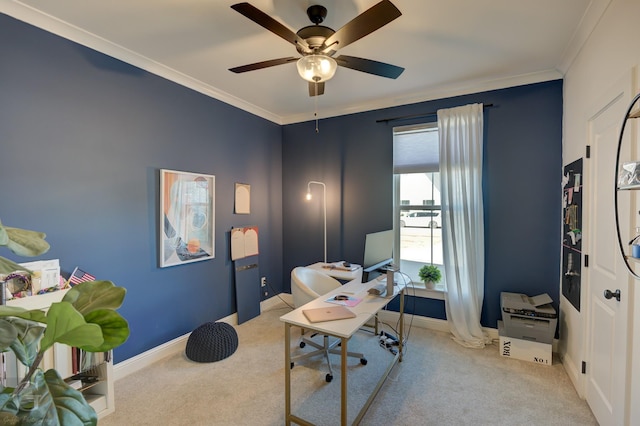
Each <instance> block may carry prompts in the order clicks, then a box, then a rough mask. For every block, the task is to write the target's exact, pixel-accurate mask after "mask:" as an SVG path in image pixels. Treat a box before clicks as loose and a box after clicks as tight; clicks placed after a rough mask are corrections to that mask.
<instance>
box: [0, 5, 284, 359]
mask: <svg viewBox="0 0 640 426" xmlns="http://www.w3.org/2000/svg"><path fill="white" fill-rule="evenodd" d="M0 58H1V59H0V206H1V207H0V219H1V220H2V222H3V223H4V224H6V225H7V226H15V227H22V228H27V229H35V230H39V231H42V232H45V233H47V235H48V237H47V240H48V241H49V242H50V244H51V250H50V251H49V253H47V254H45V255H44V256H42V257H40V258H41V259H56V258H57V259H60V262H61V266H62V270H63V273H64V274H66V276H68V274H69V273H70V272H71V270H72V269H73V268H74V267H75V266H80V267H81V268H82V269H84V270H86V271H88V272H91V273H92V274H94V275H96V276H97V277H98V278H99V279H107V280H111V281H113V282H115V283H116V284H117V285H120V286H123V287H126V288H127V296H126V299H125V303H124V306H123V307H122V309H121V313H122V315H123V316H124V317H125V318H127V320H128V321H129V323H130V326H131V337H130V339H129V340H128V341H127V342H126V343H125V344H124V345H123V346H121V347H120V348H117V349H116V351H115V361H116V362H118V361H122V360H125V359H127V358H130V357H132V356H134V355H137V354H140V353H141V352H144V351H146V350H148V349H151V348H153V347H155V346H157V345H159V344H162V343H165V342H167V341H169V340H171V339H173V338H176V337H178V336H181V335H183V334H185V333H187V332H189V331H191V330H193V329H194V328H195V327H196V326H198V325H199V324H201V323H203V322H206V321H212V320H217V319H220V318H222V317H224V316H227V315H230V314H232V313H233V312H235V311H236V308H235V297H236V295H235V290H234V285H233V277H232V267H231V262H230V259H229V230H230V228H231V227H232V226H242V225H249V224H251V225H257V226H258V227H259V229H260V274H261V275H263V276H267V277H268V280H269V281H270V282H272V283H279V282H281V281H282V210H281V208H282V202H281V194H282V181H281V169H282V164H281V160H282V153H281V138H282V130H281V127H280V126H278V125H276V124H274V123H271V122H269V121H267V120H263V119H261V118H258V117H256V116H254V115H251V114H249V113H246V112H243V111H241V110H239V109H237V108H234V107H231V106H229V105H227V104H224V103H222V102H219V101H217V100H214V99H211V98H210V97H207V96H205V95H202V94H200V93H197V92H195V91H192V90H190V89H186V88H184V87H183V86H180V85H178V84H175V83H172V82H169V81H167V80H165V79H163V78H160V77H157V76H154V75H152V74H149V73H147V72H144V71H141V70H140V69H137V68H135V67H132V66H130V65H127V64H125V63H122V62H120V61H118V60H115V59H113V58H110V57H108V56H105V55H103V54H100V53H97V52H95V51H93V50H90V49H87V48H85V47H82V46H79V45H77V44H75V43H72V42H69V41H67V40H64V39H62V38H60V37H57V36H54V35H51V34H49V33H47V32H44V31H42V30H39V29H36V28H34V27H31V26H29V25H26V24H24V23H21V22H19V21H16V20H14V19H12V18H9V17H7V16H5V15H1V14H0ZM161 168H168V169H175V170H183V171H191V172H198V173H206V174H212V175H215V176H216V186H215V188H216V197H215V202H216V209H215V213H216V218H215V229H216V238H215V244H216V250H215V256H216V257H215V259H213V260H208V261H203V262H197V263H193V264H188V265H182V266H175V267H170V268H163V269H160V268H158V249H157V247H158V234H159V222H158V216H159V213H158V192H159V169H161ZM236 182H242V183H248V184H251V196H252V199H251V214H250V215H248V216H247V215H242V216H238V215H234V213H233V206H234V185H235V183H236ZM0 255H3V256H6V257H10V258H12V259H13V260H16V261H18V262H25V261H28V260H32V259H26V258H16V257H15V256H13V255H12V253H11V252H9V251H8V250H3V251H2V253H0ZM256 291H257V292H259V287H257V288H256Z"/></svg>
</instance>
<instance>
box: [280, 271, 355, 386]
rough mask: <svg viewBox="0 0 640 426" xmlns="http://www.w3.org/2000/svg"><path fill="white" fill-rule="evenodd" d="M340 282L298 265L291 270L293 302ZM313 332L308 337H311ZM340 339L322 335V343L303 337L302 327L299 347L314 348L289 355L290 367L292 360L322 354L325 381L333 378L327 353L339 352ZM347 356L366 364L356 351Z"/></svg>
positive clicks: (306, 299)
mask: <svg viewBox="0 0 640 426" xmlns="http://www.w3.org/2000/svg"><path fill="white" fill-rule="evenodd" d="M341 285H342V284H340V282H339V281H338V280H336V279H335V278H332V277H330V276H328V275H326V274H323V273H322V272H318V271H315V270H313V269H311V268H305V267H302V266H299V267H297V268H294V269H293V271H291V295H292V296H293V304H294V306H295V307H296V308H299V307H300V306H302V305H304V304H306V303H308V302H311V301H312V300H315V299H317V298H318V297H320V296H322V295H323V294H327V293H328V292H330V291H331V290H334V289H336V288H338V287H340V286H341ZM314 336H315V334H313V335H311V336H310V337H311V338H313V337H314ZM339 343H340V340H336V341H334V342H330V341H329V336H326V335H325V336H324V342H323V344H319V343H316V342H314V341H313V340H311V339H307V338H305V337H304V329H303V330H302V336H301V337H300V343H299V345H300V347H301V348H304V347H305V346H306V345H309V346H313V347H314V348H316V350H315V351H312V352H307V353H304V354H300V355H296V356H292V357H291V368H293V365H294V362H295V361H297V360H300V359H304V358H309V357H312V356H315V355H324V357H325V359H326V360H327V365H328V366H329V373H328V374H327V375H326V376H325V380H326V381H327V382H331V380H333V370H332V369H331V360H330V359H329V354H330V353H332V354H340V349H338V348H336V347H337V346H338V344H339ZM347 356H350V357H354V358H359V359H360V363H361V364H362V365H367V360H366V359H365V358H364V355H363V354H361V353H358V352H347Z"/></svg>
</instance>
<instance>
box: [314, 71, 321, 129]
mask: <svg viewBox="0 0 640 426" xmlns="http://www.w3.org/2000/svg"><path fill="white" fill-rule="evenodd" d="M313 106H314V109H315V112H314V113H313V115H314V117H316V133H320V130H319V129H318V80H316V95H315V96H314V97H313Z"/></svg>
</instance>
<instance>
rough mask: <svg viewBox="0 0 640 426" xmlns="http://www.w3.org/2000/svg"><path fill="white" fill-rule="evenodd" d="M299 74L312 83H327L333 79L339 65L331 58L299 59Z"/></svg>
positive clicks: (308, 56) (321, 56)
mask: <svg viewBox="0 0 640 426" xmlns="http://www.w3.org/2000/svg"><path fill="white" fill-rule="evenodd" d="M297 66H298V74H300V77H302V78H303V79H305V80H307V81H310V82H312V83H316V82H317V83H320V82H324V81H327V80H329V79H331V77H333V75H334V74H335V73H336V69H337V68H338V63H337V62H336V60H335V59H333V58H332V57H331V56H327V55H307V56H303V57H302V58H300V59H298V62H297Z"/></svg>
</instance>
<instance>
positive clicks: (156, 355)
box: [113, 314, 238, 380]
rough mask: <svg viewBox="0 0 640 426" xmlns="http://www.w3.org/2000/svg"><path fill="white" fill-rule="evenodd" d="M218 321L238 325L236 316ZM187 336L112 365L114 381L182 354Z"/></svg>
mask: <svg viewBox="0 0 640 426" xmlns="http://www.w3.org/2000/svg"><path fill="white" fill-rule="evenodd" d="M218 321H221V322H226V323H228V324H230V325H238V315H237V314H232V315H229V316H228V317H225V318H222V319H220V320H218ZM189 335H191V333H187V334H184V335H182V336H180V337H176V338H175V339H173V340H170V341H168V342H166V343H163V344H162V345H159V346H156V347H155V348H153V349H149V350H148V351H145V352H143V353H141V354H139V355H136V356H134V357H132V358H129V359H127V360H125V361H122V362H119V363H117V364H114V366H113V376H114V379H115V380H120V379H122V378H123V377H126V376H128V375H129V374H131V373H135V372H136V371H138V370H142V369H143V368H144V367H147V366H149V365H151V364H153V363H154V362H156V361H160V360H162V359H164V358H166V357H168V356H171V355H175V354H177V353H179V352H184V350H185V348H186V346H187V340H188V339H189Z"/></svg>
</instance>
